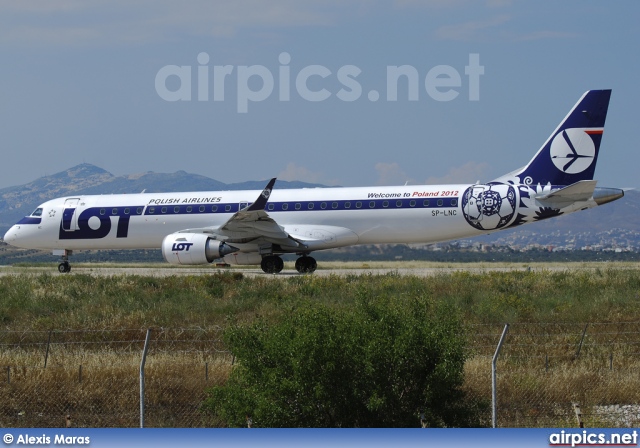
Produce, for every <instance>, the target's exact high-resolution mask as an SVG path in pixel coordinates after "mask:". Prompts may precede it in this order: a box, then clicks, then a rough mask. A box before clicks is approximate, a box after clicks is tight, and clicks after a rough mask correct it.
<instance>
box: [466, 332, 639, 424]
mask: <svg viewBox="0 0 640 448" xmlns="http://www.w3.org/2000/svg"><path fill="white" fill-rule="evenodd" d="M502 330H503V326H501V325H474V326H472V327H471V328H470V330H469V334H470V342H469V347H470V350H471V353H472V356H471V358H470V359H469V360H468V362H467V364H466V366H465V370H466V372H465V373H466V375H465V378H466V380H465V381H466V383H465V388H466V389H467V392H468V393H469V394H471V395H472V396H474V397H476V398H479V399H482V400H484V399H485V397H486V399H487V400H488V403H490V402H491V359H492V357H493V355H494V353H495V350H496V347H497V344H498V341H499V339H500V335H501V333H502ZM496 392H497V405H496V410H497V426H498V427H576V426H580V424H582V425H584V426H585V427H637V426H639V425H640V322H622V323H593V324H573V323H535V324H513V325H510V327H509V331H508V333H507V336H506V339H505V341H504V345H503V347H502V349H501V351H500V354H499V357H498V360H497V391H496ZM487 417H488V419H487V425H490V424H491V422H490V415H489V416H487Z"/></svg>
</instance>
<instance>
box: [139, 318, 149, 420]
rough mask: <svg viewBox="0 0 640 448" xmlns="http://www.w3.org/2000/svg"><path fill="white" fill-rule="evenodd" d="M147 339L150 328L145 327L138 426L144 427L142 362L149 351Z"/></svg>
mask: <svg viewBox="0 0 640 448" xmlns="http://www.w3.org/2000/svg"><path fill="white" fill-rule="evenodd" d="M149 339H151V328H148V329H147V337H146V338H145V340H144V349H143V350H142V360H141V361H140V427H141V428H144V364H145V362H146V361H147V352H148V351H149Z"/></svg>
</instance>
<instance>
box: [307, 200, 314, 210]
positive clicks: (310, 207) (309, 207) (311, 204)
mask: <svg viewBox="0 0 640 448" xmlns="http://www.w3.org/2000/svg"><path fill="white" fill-rule="evenodd" d="M313 207H314V205H313V202H309V204H308V205H307V208H308V209H309V210H313Z"/></svg>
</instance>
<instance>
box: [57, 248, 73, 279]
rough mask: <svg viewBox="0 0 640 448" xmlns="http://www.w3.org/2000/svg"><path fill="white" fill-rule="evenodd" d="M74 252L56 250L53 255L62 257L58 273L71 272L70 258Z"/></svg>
mask: <svg viewBox="0 0 640 448" xmlns="http://www.w3.org/2000/svg"><path fill="white" fill-rule="evenodd" d="M72 253H73V252H72V251H70V250H66V249H62V250H54V251H53V255H60V256H61V257H62V261H61V262H60V264H59V265H58V272H60V273H61V274H66V273H68V272H71V265H70V264H69V256H71V254H72Z"/></svg>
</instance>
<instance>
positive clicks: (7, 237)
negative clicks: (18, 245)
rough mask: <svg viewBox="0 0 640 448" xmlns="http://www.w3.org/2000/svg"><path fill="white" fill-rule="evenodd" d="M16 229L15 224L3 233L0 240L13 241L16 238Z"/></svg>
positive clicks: (9, 242)
mask: <svg viewBox="0 0 640 448" xmlns="http://www.w3.org/2000/svg"><path fill="white" fill-rule="evenodd" d="M17 230H18V229H17V226H12V227H11V228H10V229H9V230H7V233H5V234H4V237H3V238H2V240H3V241H4V242H5V243H7V244H11V243H14V242H15V241H16V240H17V239H18V235H17Z"/></svg>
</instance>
